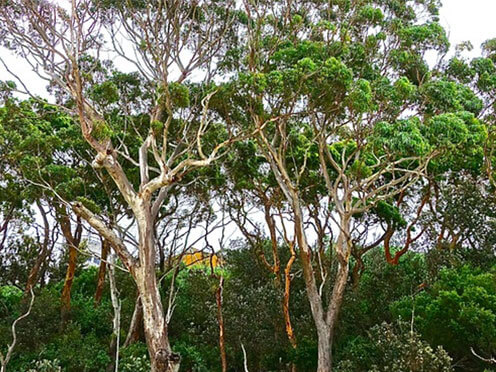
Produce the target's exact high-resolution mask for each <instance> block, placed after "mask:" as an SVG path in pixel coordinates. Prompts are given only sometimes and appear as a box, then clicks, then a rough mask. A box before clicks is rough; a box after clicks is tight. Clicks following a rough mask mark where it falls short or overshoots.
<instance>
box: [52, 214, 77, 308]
mask: <svg viewBox="0 0 496 372" xmlns="http://www.w3.org/2000/svg"><path fill="white" fill-rule="evenodd" d="M56 210H57V219H58V222H59V224H60V229H61V230H62V233H63V235H64V237H65V241H66V244H67V247H68V248H69V262H68V264H67V271H66V274H65V281H64V287H63V288H62V296H61V301H62V313H63V316H64V317H65V316H66V315H67V313H68V312H69V310H70V309H71V290H72V282H73V281H74V273H75V272H76V264H77V248H78V247H79V243H80V242H81V236H82V233H83V225H82V223H81V217H78V218H77V224H76V229H75V231H74V234H73V233H72V231H71V220H70V217H69V215H68V214H67V210H66V208H65V206H61V207H58V208H57V209H56Z"/></svg>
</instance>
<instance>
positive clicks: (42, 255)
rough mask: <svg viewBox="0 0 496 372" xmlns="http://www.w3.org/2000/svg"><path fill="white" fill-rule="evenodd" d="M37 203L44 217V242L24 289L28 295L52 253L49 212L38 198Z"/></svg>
mask: <svg viewBox="0 0 496 372" xmlns="http://www.w3.org/2000/svg"><path fill="white" fill-rule="evenodd" d="M36 205H37V206H38V209H39V211H40V214H41V217H42V219H43V235H44V237H43V243H42V246H41V250H40V253H39V254H38V257H36V261H35V263H34V265H33V267H32V268H31V270H30V271H29V275H28V280H27V283H26V289H25V291H24V294H25V295H27V294H29V293H30V292H31V290H32V289H33V288H34V286H35V285H36V282H37V281H38V275H39V272H40V269H41V266H42V265H43V263H44V262H45V260H46V258H47V257H48V254H49V253H50V249H49V246H48V243H49V241H50V225H49V224H48V218H47V213H46V211H45V209H43V207H42V205H41V203H40V202H39V201H38V200H37V201H36Z"/></svg>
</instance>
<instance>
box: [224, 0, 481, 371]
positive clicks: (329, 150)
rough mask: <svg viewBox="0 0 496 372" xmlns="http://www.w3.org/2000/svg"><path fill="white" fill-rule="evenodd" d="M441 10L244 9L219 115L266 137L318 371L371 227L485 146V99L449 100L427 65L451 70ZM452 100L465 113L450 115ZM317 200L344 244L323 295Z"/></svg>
mask: <svg viewBox="0 0 496 372" xmlns="http://www.w3.org/2000/svg"><path fill="white" fill-rule="evenodd" d="M439 6H440V4H439V2H438V1H436V0H432V1H420V0H419V1H414V0H412V1H405V2H398V1H394V0H383V1H359V2H352V1H347V0H336V1H256V2H248V1H246V2H244V11H243V13H242V16H240V18H241V21H242V22H244V25H245V28H244V34H239V35H238V36H239V38H240V41H239V42H238V43H237V44H236V46H235V47H234V48H232V49H231V50H230V51H229V53H228V55H229V56H231V57H233V58H232V59H231V60H229V63H228V64H226V68H227V69H232V70H234V71H236V75H235V78H233V80H232V83H231V84H232V87H233V88H234V89H233V91H231V93H226V98H225V100H224V101H225V102H219V104H218V106H217V109H218V111H219V112H220V113H221V114H224V115H225V117H226V118H227V117H238V116H239V117H240V118H239V119H238V120H237V122H238V123H241V124H242V125H244V126H245V127H248V128H250V129H251V130H253V131H255V133H256V135H257V136H256V140H257V144H258V149H259V152H260V154H262V155H263V156H264V157H265V159H266V160H267V162H268V163H269V164H270V169H271V172H272V173H273V175H274V177H275V179H276V180H277V183H278V185H279V187H280V188H281V190H282V192H283V194H284V197H285V199H286V200H287V202H288V204H289V207H290V211H291V214H292V219H293V223H294V235H295V239H296V242H297V246H298V250H299V255H300V260H301V264H302V266H303V269H304V270H303V271H304V279H305V283H306V288H307V295H308V299H309V302H310V307H311V311H312V316H313V320H314V323H315V325H316V329H317V336H318V371H329V370H330V369H331V364H332V363H331V348H332V339H333V335H334V332H335V329H336V324H337V320H338V314H339V310H340V308H341V303H342V300H343V294H344V292H345V289H346V284H347V280H348V276H349V265H350V257H351V255H352V249H353V245H354V243H355V241H356V239H357V238H360V237H361V238H362V240H363V242H367V241H370V237H369V236H366V235H367V234H365V236H364V234H362V232H363V229H362V227H361V223H360V222H361V221H362V220H361V216H363V215H364V214H365V213H368V212H371V211H373V210H374V209H375V208H378V207H382V208H383V209H388V210H390V211H394V209H395V208H397V207H396V204H397V203H398V199H399V198H402V196H401V195H404V194H405V193H408V191H409V190H411V189H412V186H413V185H416V184H419V182H421V179H422V178H423V176H424V175H425V174H426V173H427V171H428V169H429V167H430V166H432V162H433V161H434V160H435V159H436V158H438V157H440V156H442V155H443V154H446V153H454V152H456V151H459V149H460V148H462V147H464V146H465V147H467V146H474V145H475V144H477V145H479V147H480V142H481V140H482V141H483V140H484V134H485V132H484V128H483V127H482V125H481V123H480V122H479V121H478V120H476V118H475V113H476V112H477V110H478V109H479V107H478V105H477V104H478V99H477V97H476V96H475V95H474V93H473V92H471V91H470V89H469V88H467V87H465V86H463V85H460V84H453V86H452V90H450V91H449V92H446V90H445V85H444V81H443V79H442V78H441V77H439V73H438V68H437V67H439V66H437V67H436V68H431V67H430V66H429V65H428V63H427V62H426V54H427V53H428V52H433V53H434V54H436V55H437V56H438V58H439V60H440V61H441V60H442V58H443V56H444V55H445V54H446V52H447V51H448V47H449V43H448V40H447V37H446V34H445V32H444V30H443V29H442V27H441V26H440V25H439V23H438V11H439ZM446 93H448V95H449V101H450V103H453V102H454V104H449V105H444V106H443V105H442V104H440V103H442V101H443V99H444V96H443V95H444V94H446ZM229 94H230V95H232V96H234V97H230V98H229V97H228V96H229ZM217 99H219V97H217ZM451 101H453V102H451ZM474 104H475V106H476V107H474ZM226 120H227V119H226ZM322 185H323V187H324V191H322V190H321V187H322ZM312 192H313V193H316V194H317V195H319V197H320V205H319V211H320V212H319V213H317V216H322V214H323V211H332V212H333V214H332V216H333V220H334V222H333V226H334V231H336V235H337V239H336V240H335V241H334V242H332V251H333V257H335V259H336V261H337V263H338V269H337V271H336V274H335V276H334V278H333V280H332V290H330V293H328V294H325V293H323V292H322V291H319V286H318V282H317V278H316V271H315V270H314V265H313V264H312V257H313V256H315V252H313V250H312V242H311V237H310V234H309V233H308V231H307V229H306V228H305V222H304V221H305V218H306V216H307V215H308V214H309V213H310V210H309V208H308V207H307V202H306V198H308V194H311V193H312ZM387 218H390V217H387ZM326 298H328V299H329V300H328V301H327V305H326V304H325V302H326V301H325V299H326Z"/></svg>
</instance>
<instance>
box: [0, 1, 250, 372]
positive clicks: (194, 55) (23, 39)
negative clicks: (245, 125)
mask: <svg viewBox="0 0 496 372" xmlns="http://www.w3.org/2000/svg"><path fill="white" fill-rule="evenodd" d="M234 6H235V2H234V1H231V0H225V1H197V2H187V1H180V0H176V1H161V0H156V1H149V2H139V1H127V2H118V1H117V2H114V1H89V0H73V1H67V2H58V3H51V2H48V1H43V0H40V1H35V0H19V1H2V2H0V23H1V24H2V26H1V31H0V36H1V39H2V43H3V45H4V46H5V47H7V48H10V49H11V50H12V51H14V52H15V53H16V54H17V55H18V56H20V57H22V58H23V59H24V60H25V61H27V62H28V63H30V64H31V66H32V67H33V69H34V70H35V71H36V72H38V73H39V74H40V76H41V77H42V78H44V79H46V81H47V82H48V83H49V85H50V89H51V91H52V92H54V94H55V96H56V98H57V99H58V101H57V102H58V103H59V104H62V103H63V104H64V106H65V108H66V109H68V110H69V111H70V112H71V113H73V114H74V115H76V116H77V119H78V122H79V125H80V129H81V133H82V135H83V137H84V139H85V140H86V142H87V143H88V144H89V145H90V147H91V148H92V151H93V154H94V160H93V162H92V165H93V167H94V168H97V169H99V168H103V169H105V170H106V171H107V173H108V174H109V175H110V177H111V178H112V179H113V181H114V183H115V185H116V186H117V188H118V190H119V193H120V196H121V197H122V198H123V199H124V200H125V202H126V204H127V206H128V209H129V212H130V216H132V218H134V220H135V221H136V229H137V231H138V239H137V240H138V255H137V257H136V255H133V252H131V251H130V250H129V249H128V246H127V245H126V242H125V240H124V239H122V238H121V237H120V236H119V234H118V233H116V231H115V230H114V229H112V228H110V227H109V226H108V225H107V224H106V223H105V222H104V221H103V220H102V219H101V218H100V217H99V216H98V215H97V214H96V213H94V212H93V211H92V210H91V209H90V208H88V206H87V203H83V202H76V203H72V204H71V208H72V209H73V211H74V212H75V213H76V214H77V215H78V216H79V217H80V218H82V219H83V220H84V221H86V222H87V223H88V224H89V225H91V226H92V227H93V228H94V229H95V230H97V231H98V233H99V234H100V235H101V236H102V237H103V238H104V239H106V240H107V241H108V242H109V244H110V245H111V246H112V248H113V249H114V250H115V251H116V253H117V254H118V256H119V258H120V260H121V261H122V262H123V264H124V265H125V266H126V268H127V269H128V270H129V271H130V273H131V275H132V276H133V278H134V280H135V282H136V285H137V287H138V292H139V295H140V299H141V303H142V307H143V314H144V325H145V334H146V340H147V345H148V349H149V353H150V359H151V363H152V371H173V370H177V368H178V367H179V357H178V356H177V355H176V354H174V353H173V352H172V350H171V347H170V344H169V340H168V337H167V324H166V320H165V316H164V312H163V307H162V303H161V299H160V295H159V290H158V284H157V279H156V275H155V267H156V242H155V237H154V229H155V222H156V219H157V215H158V214H159V212H160V209H161V207H162V205H163V202H164V200H165V199H166V198H167V197H168V194H169V192H170V190H171V189H173V188H174V186H175V185H177V184H178V183H180V182H181V180H182V179H183V178H184V177H185V176H186V175H187V174H188V173H190V172H192V171H193V170H195V169H198V168H201V167H206V166H208V165H210V164H211V163H212V162H213V161H215V160H216V159H217V158H218V157H219V156H220V155H221V154H222V152H223V151H224V149H225V148H226V147H227V146H228V145H229V144H230V143H231V142H233V141H234V140H235V139H236V137H237V136H239V135H241V131H240V130H239V129H236V128H231V126H230V125H229V123H228V122H226V121H224V120H221V119H220V118H219V117H216V116H214V114H213V112H212V111H211V110H209V100H210V99H211V98H212V96H214V95H215V94H216V92H217V87H216V85H215V77H216V76H217V73H218V61H219V59H220V58H221V57H223V56H224V52H225V47H226V46H227V45H230V42H229V39H230V36H231V34H232V32H231V26H232V20H233V17H232V11H233V10H234ZM104 52H109V53H108V54H110V55H111V56H112V57H113V58H117V59H118V60H119V61H121V62H122V63H124V64H127V65H128V66H130V68H132V69H135V70H136V73H135V74H134V75H133V76H134V77H135V79H137V80H139V81H140V83H139V84H137V85H136V89H139V90H141V91H142V92H143V93H145V94H143V95H142V96H141V97H140V98H139V99H138V100H137V101H134V102H129V101H127V100H126V97H127V95H128V93H129V92H127V91H124V92H123V91H122V90H120V89H119V86H118V85H117V84H116V83H115V82H112V81H111V80H110V79H109V78H108V77H107V76H105V75H104V74H101V73H100V71H99V69H100V67H101V66H102V65H105V62H104V61H102V60H100V56H101V55H102V54H103V53H104ZM133 76H129V75H126V76H125V78H129V79H132V78H133ZM124 89H125V88H124ZM102 101H103V103H104V104H103V105H102V104H101V102H102ZM125 137H132V139H133V140H134V141H135V143H136V145H137V146H136V147H134V148H132V147H129V146H127V145H126V141H125V140H124V138H125ZM131 175H134V176H135V177H134V178H133V177H131Z"/></svg>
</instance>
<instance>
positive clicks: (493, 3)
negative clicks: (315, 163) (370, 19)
mask: <svg viewBox="0 0 496 372" xmlns="http://www.w3.org/2000/svg"><path fill="white" fill-rule="evenodd" d="M443 3H444V5H443V8H442V10H441V23H442V25H443V26H444V27H445V28H446V30H447V32H448V35H449V37H450V40H451V43H452V45H453V46H454V45H456V44H459V43H461V42H463V41H470V42H472V44H473V45H474V47H475V48H474V51H473V54H474V55H477V54H479V53H480V45H481V44H482V42H484V41H485V40H487V39H490V38H496V21H495V15H496V0H443ZM0 55H1V56H2V57H3V58H4V59H5V60H6V62H7V63H8V64H9V66H10V68H11V69H12V70H13V71H14V72H15V73H16V74H18V75H19V76H20V77H21V78H22V79H23V80H24V81H25V82H29V84H30V89H33V92H34V93H37V94H41V95H45V94H46V93H45V92H44V87H45V85H46V84H45V83H44V82H42V81H40V79H39V78H38V77H37V76H36V74H34V73H33V72H32V71H31V70H30V67H29V66H28V65H27V64H26V63H23V61H20V60H17V59H16V58H14V57H12V56H10V55H9V54H8V52H6V51H5V50H3V49H0ZM0 80H14V79H13V78H12V76H11V75H10V74H8V73H7V71H6V70H5V69H4V67H3V66H2V65H1V64H0ZM35 86H36V87H37V88H34V87H35Z"/></svg>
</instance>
